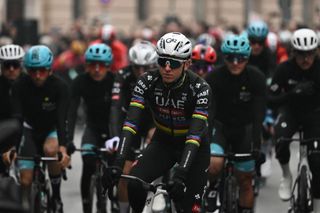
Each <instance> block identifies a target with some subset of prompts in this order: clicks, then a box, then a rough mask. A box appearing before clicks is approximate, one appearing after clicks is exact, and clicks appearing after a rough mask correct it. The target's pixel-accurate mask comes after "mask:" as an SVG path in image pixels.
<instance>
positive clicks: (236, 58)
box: [224, 55, 248, 75]
mask: <svg viewBox="0 0 320 213" xmlns="http://www.w3.org/2000/svg"><path fill="white" fill-rule="evenodd" d="M224 61H225V63H226V66H227V67H228V70H229V72H230V73H231V74H232V75H240V74H241V73H242V71H243V70H244V68H245V67H246V65H247V63H248V59H247V58H246V57H243V56H241V55H225V58H224Z"/></svg>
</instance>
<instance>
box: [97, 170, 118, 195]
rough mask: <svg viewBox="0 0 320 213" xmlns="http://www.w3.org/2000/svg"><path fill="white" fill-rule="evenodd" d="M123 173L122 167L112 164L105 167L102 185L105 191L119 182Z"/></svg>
mask: <svg viewBox="0 0 320 213" xmlns="http://www.w3.org/2000/svg"><path fill="white" fill-rule="evenodd" d="M121 174H122V169H121V168H120V167H118V166H112V167H108V168H104V169H103V175H102V187H103V191H104V193H105V192H107V191H108V190H109V189H112V188H113V186H115V185H117V184H118V182H119V179H120V176H121Z"/></svg>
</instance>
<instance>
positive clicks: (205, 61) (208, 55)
mask: <svg viewBox="0 0 320 213" xmlns="http://www.w3.org/2000/svg"><path fill="white" fill-rule="evenodd" d="M191 59H192V65H191V67H190V69H191V70H192V71H193V72H195V73H197V74H198V75H199V76H200V77H202V78H205V76H206V75H207V74H208V73H209V72H212V71H213V70H214V66H213V64H214V63H215V62H216V60H217V54H216V51H215V50H214V49H213V47H211V46H209V45H203V44H197V45H196V46H194V48H193V49H192V54H191Z"/></svg>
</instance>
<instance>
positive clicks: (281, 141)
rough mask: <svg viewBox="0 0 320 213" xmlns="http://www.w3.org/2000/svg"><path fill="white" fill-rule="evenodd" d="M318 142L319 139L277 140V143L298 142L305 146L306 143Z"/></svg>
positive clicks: (283, 138) (282, 138)
mask: <svg viewBox="0 0 320 213" xmlns="http://www.w3.org/2000/svg"><path fill="white" fill-rule="evenodd" d="M315 141H318V142H320V138H306V139H301V138H285V137H281V138H279V139H278V140H277V142H278V143H284V142H299V143H300V144H301V145H307V144H308V143H311V142H315Z"/></svg>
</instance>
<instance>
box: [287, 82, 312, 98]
mask: <svg viewBox="0 0 320 213" xmlns="http://www.w3.org/2000/svg"><path fill="white" fill-rule="evenodd" d="M313 85H314V83H313V82H312V81H304V82H300V83H298V84H297V85H296V86H295V87H294V88H293V90H292V92H293V94H295V95H301V96H305V95H312V94H313V93H314V87H313Z"/></svg>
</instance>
